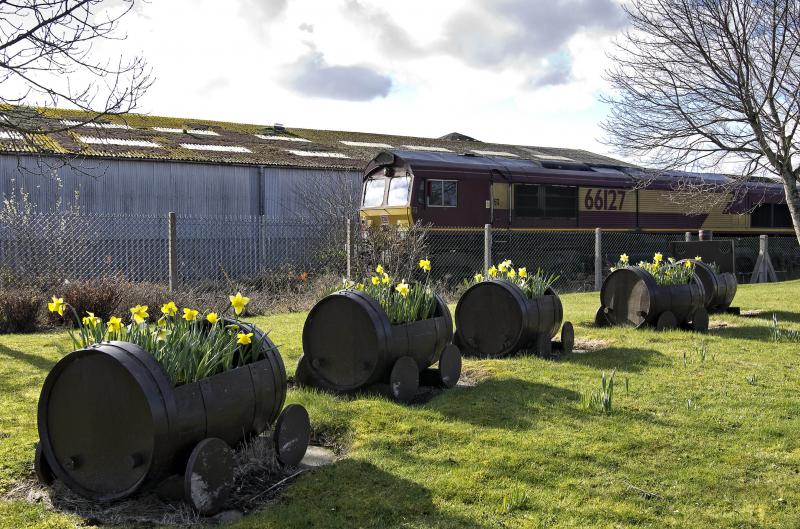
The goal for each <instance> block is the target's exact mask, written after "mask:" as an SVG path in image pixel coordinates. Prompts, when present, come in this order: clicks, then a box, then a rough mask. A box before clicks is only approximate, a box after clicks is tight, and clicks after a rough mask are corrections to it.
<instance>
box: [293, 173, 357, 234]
mask: <svg viewBox="0 0 800 529" xmlns="http://www.w3.org/2000/svg"><path fill="white" fill-rule="evenodd" d="M291 196H292V199H293V202H294V204H293V206H294V207H292V205H289V209H290V211H292V214H294V215H296V216H299V217H306V218H311V219H313V220H314V221H315V222H318V223H320V224H335V223H341V224H344V219H347V218H349V219H351V220H353V221H355V220H357V219H358V208H359V205H360V202H361V186H360V185H359V183H358V181H357V180H356V179H355V178H354V177H353V174H352V173H350V172H347V171H321V172H318V173H314V174H311V175H309V176H306V177H302V178H297V179H295V180H294V182H293V183H292V189H291Z"/></svg>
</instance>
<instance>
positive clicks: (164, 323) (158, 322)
mask: <svg viewBox="0 0 800 529" xmlns="http://www.w3.org/2000/svg"><path fill="white" fill-rule="evenodd" d="M166 326H167V317H166V316H161V317H160V318H158V320H156V327H166Z"/></svg>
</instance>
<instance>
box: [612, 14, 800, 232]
mask: <svg viewBox="0 0 800 529" xmlns="http://www.w3.org/2000/svg"><path fill="white" fill-rule="evenodd" d="M624 9H625V10H626V12H627V13H628V15H629V18H630V23H631V26H630V28H629V30H628V31H626V33H625V35H624V36H623V37H622V38H621V39H620V40H619V41H618V43H617V49H616V51H615V52H614V54H613V58H614V59H615V60H616V64H615V66H614V67H613V68H612V69H611V70H610V71H609V72H608V73H607V75H608V79H609V81H610V83H611V86H612V89H613V95H611V96H608V97H606V98H605V101H606V102H608V103H610V105H611V113H610V116H609V118H608V119H607V120H606V121H605V122H604V123H603V128H604V130H605V131H606V132H607V133H608V137H609V140H608V141H609V143H610V144H611V145H612V146H614V147H616V148H617V150H619V151H620V152H621V153H622V154H623V155H627V156H631V157H634V158H637V159H639V160H641V161H642V162H643V163H645V164H646V165H650V166H654V167H659V168H662V169H689V170H701V171H705V170H709V169H712V168H713V169H717V170H722V171H724V172H727V173H733V175H732V176H730V178H729V179H725V180H723V179H718V180H715V181H705V180H698V179H686V180H685V181H683V183H682V185H681V186H680V189H679V191H680V192H681V193H683V197H684V199H685V198H688V197H702V198H703V200H706V201H707V200H713V199H715V198H716V199H722V198H723V197H725V196H726V195H727V197H730V193H731V192H733V193H738V192H741V191H742V189H743V186H744V184H745V183H747V182H754V181H758V180H759V177H765V176H768V177H772V178H774V177H779V178H780V181H781V182H782V183H783V188H784V193H785V196H786V202H787V204H788V206H789V212H790V213H791V217H792V222H793V224H794V230H795V233H796V234H797V237H798V240H799V241H800V195H798V189H797V184H798V178H800V155H798V152H800V140H798V135H797V132H798V130H797V129H798V126H800V2H798V1H797V0H631V1H630V2H629V3H628V4H627V5H626V6H625V7H624ZM708 191H728V193H708Z"/></svg>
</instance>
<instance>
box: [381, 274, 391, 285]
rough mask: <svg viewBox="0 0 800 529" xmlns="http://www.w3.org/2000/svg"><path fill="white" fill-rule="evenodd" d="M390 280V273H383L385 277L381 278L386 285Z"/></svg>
mask: <svg viewBox="0 0 800 529" xmlns="http://www.w3.org/2000/svg"><path fill="white" fill-rule="evenodd" d="M390 281H391V279H389V274H383V277H382V278H381V283H383V284H384V285H388V284H389V282H390Z"/></svg>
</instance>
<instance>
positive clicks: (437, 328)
mask: <svg viewBox="0 0 800 529" xmlns="http://www.w3.org/2000/svg"><path fill="white" fill-rule="evenodd" d="M452 339H453V321H452V318H451V315H450V310H449V309H448V308H447V304H445V302H444V301H443V300H442V299H441V298H440V297H439V296H437V297H436V309H435V312H434V314H433V317H431V318H428V319H425V320H420V321H414V322H411V323H403V324H399V325H392V324H391V322H390V321H389V317H388V316H387V315H386V312H385V311H384V310H383V308H382V307H381V305H380V304H379V303H378V302H377V301H376V300H375V299H373V298H372V297H370V296H368V295H367V294H365V293H364V292H361V291H358V290H342V291H339V292H335V293H333V294H331V295H329V296H326V297H325V298H323V299H321V300H320V301H319V302H318V303H317V304H316V305H315V306H314V308H312V309H311V312H309V314H308V318H307V319H306V322H305V325H304V326H303V356H302V357H301V358H300V361H299V362H298V364H297V371H296V378H297V380H298V382H299V383H301V384H304V385H309V386H314V387H319V388H322V389H326V390H329V391H333V392H337V393H348V392H354V391H357V390H361V389H367V388H370V387H371V386H374V385H376V384H377V385H380V384H386V383H388V384H389V386H388V390H389V392H390V395H391V396H392V397H393V398H394V399H396V400H398V401H401V402H408V401H410V400H411V399H413V397H414V395H416V393H417V389H418V387H419V383H420V372H422V371H424V370H427V368H429V367H431V366H432V365H434V364H436V363H437V362H438V364H439V367H438V384H439V385H440V386H442V387H446V388H450V387H453V386H455V385H456V383H457V382H458V379H459V377H460V376H461V353H460V352H459V350H458V348H457V347H455V346H454V345H453V344H452Z"/></svg>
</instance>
